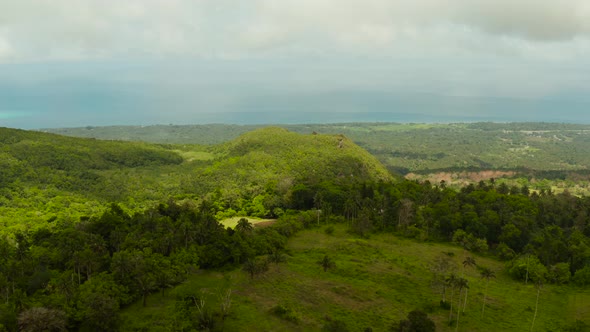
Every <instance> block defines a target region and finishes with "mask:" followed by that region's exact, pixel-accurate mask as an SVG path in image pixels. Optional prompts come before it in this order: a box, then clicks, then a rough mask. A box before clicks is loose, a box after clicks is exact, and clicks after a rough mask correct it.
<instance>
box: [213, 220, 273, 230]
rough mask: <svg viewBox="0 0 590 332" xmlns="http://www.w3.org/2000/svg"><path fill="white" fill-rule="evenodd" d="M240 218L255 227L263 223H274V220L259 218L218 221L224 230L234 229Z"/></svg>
mask: <svg viewBox="0 0 590 332" xmlns="http://www.w3.org/2000/svg"><path fill="white" fill-rule="evenodd" d="M242 218H246V219H248V221H249V222H250V223H251V224H252V225H256V224H259V223H263V222H272V221H275V219H260V218H256V217H233V218H228V219H224V220H222V221H220V223H221V224H222V225H223V227H225V228H227V227H229V228H234V227H236V225H237V224H238V221H239V220H240V219H242Z"/></svg>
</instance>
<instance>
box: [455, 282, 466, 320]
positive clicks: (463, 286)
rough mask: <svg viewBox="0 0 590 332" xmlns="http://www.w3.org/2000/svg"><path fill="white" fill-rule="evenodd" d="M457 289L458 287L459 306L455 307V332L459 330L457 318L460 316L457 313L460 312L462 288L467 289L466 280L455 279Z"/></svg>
mask: <svg viewBox="0 0 590 332" xmlns="http://www.w3.org/2000/svg"><path fill="white" fill-rule="evenodd" d="M457 287H459V305H458V306H457V327H456V328H455V331H458V330H459V316H460V313H459V311H460V310H461V292H462V291H463V288H465V290H467V289H469V281H467V279H465V278H459V279H457Z"/></svg>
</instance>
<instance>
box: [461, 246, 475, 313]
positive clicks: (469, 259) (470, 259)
mask: <svg viewBox="0 0 590 332" xmlns="http://www.w3.org/2000/svg"><path fill="white" fill-rule="evenodd" d="M476 265H477V264H476V263H475V259H473V257H471V256H467V258H465V260H464V261H463V276H465V268H466V267H468V266H470V267H474V266H476ZM468 293H469V288H467V289H465V300H464V301H463V312H465V307H467V294H468Z"/></svg>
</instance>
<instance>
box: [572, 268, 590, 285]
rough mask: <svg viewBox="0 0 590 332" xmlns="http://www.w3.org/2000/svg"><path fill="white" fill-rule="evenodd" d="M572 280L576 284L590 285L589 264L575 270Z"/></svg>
mask: <svg viewBox="0 0 590 332" xmlns="http://www.w3.org/2000/svg"><path fill="white" fill-rule="evenodd" d="M572 281H573V282H574V284H576V285H578V286H588V285H590V265H587V266H585V267H584V268H582V269H579V270H578V271H576V273H575V274H574V277H573V278H572Z"/></svg>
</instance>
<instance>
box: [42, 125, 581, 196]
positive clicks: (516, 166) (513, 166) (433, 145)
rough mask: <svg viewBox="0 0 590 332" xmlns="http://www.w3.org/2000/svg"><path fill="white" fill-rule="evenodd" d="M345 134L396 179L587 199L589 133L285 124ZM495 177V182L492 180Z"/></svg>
mask: <svg viewBox="0 0 590 332" xmlns="http://www.w3.org/2000/svg"><path fill="white" fill-rule="evenodd" d="M262 127H265V126H263V125H258V126H256V125H245V126H239V125H219V124H218V125H182V126H180V125H159V126H112V127H84V128H63V129H46V131H48V132H53V133H58V134H62V135H69V136H76V137H93V138H99V139H115V140H130V141H144V142H152V143H160V144H162V143H173V144H187V143H192V144H205V145H209V144H219V143H223V142H226V141H229V140H232V139H235V138H237V137H238V136H239V135H241V134H244V133H246V132H248V131H251V130H254V129H259V128H262ZM283 127H284V128H287V129H288V130H290V131H293V132H297V133H302V134H309V133H311V132H318V133H326V134H343V135H345V136H346V137H348V138H350V139H351V140H353V141H354V142H355V143H357V144H358V145H359V146H361V147H363V148H364V149H366V150H367V151H369V152H370V153H371V154H373V155H374V156H375V157H377V158H378V159H379V161H381V163H383V165H385V166H386V167H387V168H388V169H390V170H391V171H393V172H394V173H398V174H401V175H404V176H406V177H407V178H410V179H418V180H420V181H425V180H429V181H430V182H437V183H438V182H440V181H441V180H445V181H446V183H447V185H448V186H451V187H454V188H455V189H459V188H461V187H462V186H465V185H467V184H469V183H472V182H475V183H477V182H478V181H479V180H481V179H489V178H490V177H495V178H496V179H497V180H499V181H504V182H506V183H507V184H508V185H510V186H511V185H519V186H522V185H527V186H528V187H529V188H531V190H537V191H538V190H541V189H551V190H552V191H554V192H562V191H563V190H564V189H567V190H568V191H570V192H571V193H574V194H580V195H582V194H583V195H588V194H590V191H589V188H590V177H589V176H590V173H589V170H588V165H589V164H590V159H589V157H588V156H590V150H589V147H590V144H588V143H589V142H590V126H588V125H582V124H564V123H489V122H483V123H450V124H405V123H345V124H301V125H285V126H283ZM490 174H492V175H490Z"/></svg>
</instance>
